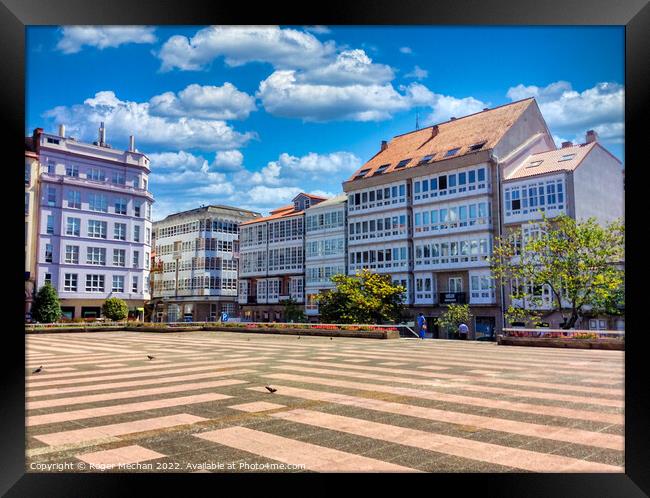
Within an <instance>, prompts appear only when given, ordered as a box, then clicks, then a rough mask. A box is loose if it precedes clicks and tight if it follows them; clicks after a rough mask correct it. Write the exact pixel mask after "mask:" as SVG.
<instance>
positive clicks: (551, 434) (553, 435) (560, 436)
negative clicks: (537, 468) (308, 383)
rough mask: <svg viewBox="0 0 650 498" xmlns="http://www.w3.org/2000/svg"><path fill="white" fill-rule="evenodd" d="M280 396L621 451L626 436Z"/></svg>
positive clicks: (366, 402) (352, 400) (305, 393)
mask: <svg viewBox="0 0 650 498" xmlns="http://www.w3.org/2000/svg"><path fill="white" fill-rule="evenodd" d="M277 387H278V389H279V392H281V393H282V395H283V396H291V397H296V398H301V399H307V400H310V401H325V402H328V403H337V404H339V405H347V406H354V407H357V408H364V409H366V410H374V411H379V412H383V413H394V414H397V415H407V416H409V417H416V418H423V419H427V420H434V421H436V422H445V423H448V424H458V425H463V426H468V425H469V426H473V427H478V428H481V429H486V430H491V431H497V432H507V433H510V434H520V435H522V436H530V437H534V438H542V439H551V440H554V441H563V442H567V443H573V444H582V445H586V446H596V447H598V448H607V449H612V450H618V451H623V446H624V443H625V438H624V437H623V436H618V435H615V434H606V433H602V432H591V431H585V430H582V429H571V428H567V427H557V426H553V425H541V424H533V423H529V422H520V421H516V420H507V419H501V418H496V417H486V416H483V415H472V414H469V413H461V412H454V411H450V410H438V409H437V408H426V407H423V406H415V405H407V404H404V403H393V402H391V401H383V400H378V399H370V398H361V397H358V396H349V395H347V394H339V393H330V392H324V391H313V390H311V389H299V388H296V387H289V386H277ZM248 389H249V390H251V391H258V392H265V391H266V390H265V389H264V388H263V387H249V388H248Z"/></svg>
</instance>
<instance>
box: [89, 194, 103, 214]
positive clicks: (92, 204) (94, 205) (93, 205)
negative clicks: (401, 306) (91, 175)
mask: <svg viewBox="0 0 650 498" xmlns="http://www.w3.org/2000/svg"><path fill="white" fill-rule="evenodd" d="M88 209H90V210H91V211H101V212H103V213H107V212H108V200H107V199H106V196H105V195H102V194H89V195H88Z"/></svg>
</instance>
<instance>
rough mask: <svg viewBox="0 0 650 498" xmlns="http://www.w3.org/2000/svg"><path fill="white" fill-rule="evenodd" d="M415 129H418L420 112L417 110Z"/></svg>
mask: <svg viewBox="0 0 650 498" xmlns="http://www.w3.org/2000/svg"><path fill="white" fill-rule="evenodd" d="M415 129H416V130H419V129H420V111H418V110H416V111H415Z"/></svg>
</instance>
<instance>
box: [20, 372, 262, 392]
mask: <svg viewBox="0 0 650 498" xmlns="http://www.w3.org/2000/svg"><path fill="white" fill-rule="evenodd" d="M254 372H255V370H248V369H237V370H228V371H227V372H207V373H200V374H193V375H179V376H176V377H165V378H156V379H148V380H133V381H128V382H113V383H110V384H93V385H90V386H74V387H61V388H56V387H55V388H54V389H43V390H41V391H27V398H36V397H39V396H49V395H51V394H68V393H78V392H84V391H102V390H105V389H116V388H119V387H134V386H147V385H154V384H169V383H170V382H186V381H188V380H198V379H210V378H213V377H225V376H229V375H240V374H247V373H254ZM111 394H112V393H111Z"/></svg>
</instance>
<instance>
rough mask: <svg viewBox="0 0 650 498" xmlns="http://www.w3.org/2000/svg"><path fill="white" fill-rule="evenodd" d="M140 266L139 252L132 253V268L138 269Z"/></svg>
mask: <svg viewBox="0 0 650 498" xmlns="http://www.w3.org/2000/svg"><path fill="white" fill-rule="evenodd" d="M139 264H140V251H133V268H138V265H139Z"/></svg>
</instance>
